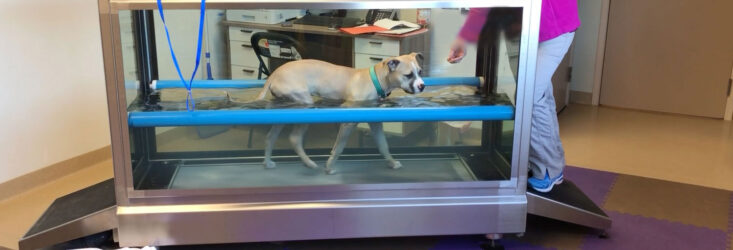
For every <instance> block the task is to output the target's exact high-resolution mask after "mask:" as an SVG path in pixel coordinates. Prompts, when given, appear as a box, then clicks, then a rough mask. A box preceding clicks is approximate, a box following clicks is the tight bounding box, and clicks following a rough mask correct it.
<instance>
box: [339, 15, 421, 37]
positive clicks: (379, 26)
mask: <svg viewBox="0 0 733 250" xmlns="http://www.w3.org/2000/svg"><path fill="white" fill-rule="evenodd" d="M418 29H420V25H417V24H414V23H411V22H406V21H393V20H391V19H388V18H385V19H382V20H379V21H376V22H374V25H362V26H357V27H352V28H341V31H343V32H346V33H349V34H352V35H357V34H364V33H378V34H404V33H408V32H412V31H415V30H418Z"/></svg>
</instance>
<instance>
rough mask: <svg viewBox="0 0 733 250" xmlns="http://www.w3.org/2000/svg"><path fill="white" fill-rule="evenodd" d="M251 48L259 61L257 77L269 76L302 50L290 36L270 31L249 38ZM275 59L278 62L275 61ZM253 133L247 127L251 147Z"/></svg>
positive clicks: (298, 55)
mask: <svg viewBox="0 0 733 250" xmlns="http://www.w3.org/2000/svg"><path fill="white" fill-rule="evenodd" d="M250 43H251V44H252V49H254V51H255V55H257V60H259V61H260V66H259V67H258V69H257V71H258V72H257V79H262V74H264V75H265V76H270V74H271V72H274V71H275V69H277V67H279V66H280V65H282V64H284V62H287V61H295V60H300V59H302V58H301V56H300V53H298V50H300V51H302V47H301V46H300V43H298V42H297V41H295V39H293V38H291V37H290V36H287V35H283V34H278V33H270V32H257V33H254V34H253V35H252V38H250ZM262 57H266V58H269V59H270V68H268V66H267V64H266V63H265V60H263V59H262ZM272 59H276V60H279V61H280V62H276V61H275V60H272ZM253 134H254V128H253V127H250V128H249V138H248V140H247V147H248V148H252V135H253Z"/></svg>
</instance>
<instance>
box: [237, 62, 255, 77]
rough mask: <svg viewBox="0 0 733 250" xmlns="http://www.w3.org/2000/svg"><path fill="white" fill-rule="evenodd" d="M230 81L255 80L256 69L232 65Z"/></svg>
mask: <svg viewBox="0 0 733 250" xmlns="http://www.w3.org/2000/svg"><path fill="white" fill-rule="evenodd" d="M232 79H257V68H255V67H246V66H239V65H232Z"/></svg>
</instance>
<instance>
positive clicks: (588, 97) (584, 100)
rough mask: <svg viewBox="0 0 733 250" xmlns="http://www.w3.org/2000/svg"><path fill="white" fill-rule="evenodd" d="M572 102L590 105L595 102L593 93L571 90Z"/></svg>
mask: <svg viewBox="0 0 733 250" xmlns="http://www.w3.org/2000/svg"><path fill="white" fill-rule="evenodd" d="M570 103H578V104H588V105H590V104H592V103H593V93H588V92H582V91H574V90H571V91H570Z"/></svg>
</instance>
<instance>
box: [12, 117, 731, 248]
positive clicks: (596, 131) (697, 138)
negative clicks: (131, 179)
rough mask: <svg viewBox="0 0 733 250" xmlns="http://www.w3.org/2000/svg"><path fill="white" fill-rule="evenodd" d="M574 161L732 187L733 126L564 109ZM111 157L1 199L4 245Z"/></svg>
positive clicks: (100, 172)
mask: <svg viewBox="0 0 733 250" xmlns="http://www.w3.org/2000/svg"><path fill="white" fill-rule="evenodd" d="M560 126H561V136H562V139H563V143H564V145H565V151H566V155H567V162H568V164H569V165H574V166H579V167H585V168H591V169H598V170H604V171H611V172H617V173H624V174H630V175H638V176H644V177H651V178H657V179H663V180H670V181H676V182H683V183H689V184H697V185H702V186H708V187H715V188H721V189H727V190H733V181H731V180H733V131H732V130H733V124H732V123H731V122H724V121H720V120H713V119H706V118H697V117H685V116H675V115H666V114H655V113H646V112H637V111H629V110H620V109H611V108H597V107H591V106H583V105H571V106H570V107H568V108H567V109H566V110H565V111H564V112H563V113H562V114H561V115H560ZM111 165H112V163H111V161H105V162H102V163H100V164H96V165H94V166H92V167H89V168H87V169H84V170H81V171H78V172H75V173H72V174H70V175H68V176H65V177H61V178H59V179H58V180H57V181H55V182H51V183H48V184H46V185H44V186H41V187H38V188H35V189H32V190H29V191H28V192H25V193H22V194H18V195H17V196H15V197H13V198H10V199H7V200H4V201H0V249H2V248H4V247H5V248H11V249H17V247H18V245H17V242H18V239H19V238H20V237H21V236H22V235H23V234H24V233H25V232H26V231H27V230H28V229H29V228H30V226H31V225H32V224H33V223H34V222H35V220H36V219H37V218H38V217H39V216H40V215H41V213H43V211H44V210H45V209H46V208H47V207H48V205H49V204H51V202H52V201H53V200H54V199H56V198H57V197H59V196H62V195H64V194H67V193H70V192H73V191H76V190H78V189H81V188H83V187H87V186H90V185H92V184H95V183H98V182H100V181H102V180H105V179H108V178H111V177H112V167H111Z"/></svg>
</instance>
